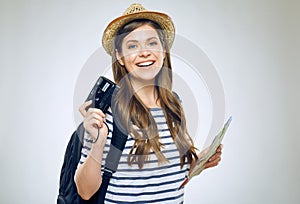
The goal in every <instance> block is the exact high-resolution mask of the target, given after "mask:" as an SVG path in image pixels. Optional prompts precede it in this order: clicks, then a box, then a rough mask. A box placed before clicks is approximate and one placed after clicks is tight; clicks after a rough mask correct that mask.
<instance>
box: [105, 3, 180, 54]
mask: <svg viewBox="0 0 300 204" xmlns="http://www.w3.org/2000/svg"><path fill="white" fill-rule="evenodd" d="M135 19H149V20H151V21H154V22H156V23H158V25H160V27H161V28H162V29H163V30H164V31H165V35H166V40H167V44H168V46H169V48H171V46H172V44H173V41H174V37H175V27H174V24H173V22H172V19H171V18H170V17H169V16H168V15H167V14H164V13H160V12H155V11H148V10H146V9H145V8H144V7H143V6H142V5H141V4H132V5H130V7H129V8H127V9H126V11H125V12H124V13H123V15H122V16H120V17H118V18H116V19H114V20H113V21H112V22H110V23H109V24H108V26H107V27H106V29H105V30H104V33H103V37H102V46H103V47H104V49H105V51H106V52H107V53H108V54H109V55H112V53H113V47H114V46H113V43H114V41H113V39H114V37H115V36H116V34H117V32H118V30H119V29H120V28H121V27H122V26H124V25H125V24H126V23H128V22H130V21H132V20H135Z"/></svg>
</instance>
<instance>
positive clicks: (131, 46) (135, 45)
mask: <svg viewBox="0 0 300 204" xmlns="http://www.w3.org/2000/svg"><path fill="white" fill-rule="evenodd" d="M137 47H138V46H137V44H129V45H128V47H127V48H128V49H136V48H137Z"/></svg>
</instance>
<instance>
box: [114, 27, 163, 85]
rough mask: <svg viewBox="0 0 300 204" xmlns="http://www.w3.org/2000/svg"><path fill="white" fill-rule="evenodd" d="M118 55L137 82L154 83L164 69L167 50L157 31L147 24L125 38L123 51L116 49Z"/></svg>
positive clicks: (121, 62) (120, 61)
mask: <svg viewBox="0 0 300 204" xmlns="http://www.w3.org/2000/svg"><path fill="white" fill-rule="evenodd" d="M116 57H117V59H118V62H119V63H120V64H121V65H122V66H125V67H126V70H127V71H128V72H129V73H130V76H131V79H132V80H134V82H135V83H143V84H149V83H152V84H153V83H154V79H155V77H156V75H157V74H158V73H159V71H160V70H161V69H162V66H163V61H164V57H165V50H164V48H163V46H162V43H161V41H160V38H159V36H158V33H157V31H156V30H155V29H154V28H153V27H151V26H150V25H147V24H145V25H142V26H140V27H138V28H136V29H135V30H133V31H132V32H130V33H129V34H128V35H127V36H126V37H125V38H124V39H123V41H122V44H121V51H119V50H116Z"/></svg>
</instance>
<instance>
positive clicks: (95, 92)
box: [86, 76, 119, 113]
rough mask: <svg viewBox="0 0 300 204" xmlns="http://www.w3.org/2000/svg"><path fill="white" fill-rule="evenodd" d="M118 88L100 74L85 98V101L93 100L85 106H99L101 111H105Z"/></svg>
mask: <svg viewBox="0 0 300 204" xmlns="http://www.w3.org/2000/svg"><path fill="white" fill-rule="evenodd" d="M118 89H119V87H118V86H117V85H116V84H115V83H114V82H112V81H111V80H109V79H107V78H106V77H103V76H100V77H99V79H98V80H97V82H96V84H95V85H94V87H93V89H92V90H91V92H90V94H89V95H88V97H87V99H86V101H89V100H92V101H93V102H92V104H91V105H90V106H89V107H87V108H90V107H93V108H99V109H101V110H102V112H103V113H106V112H107V109H108V108H109V106H110V105H111V101H112V98H113V95H114V94H115V93H116V91H117V90H118Z"/></svg>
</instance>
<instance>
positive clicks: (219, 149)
mask: <svg viewBox="0 0 300 204" xmlns="http://www.w3.org/2000/svg"><path fill="white" fill-rule="evenodd" d="M222 149H223V144H220V145H219V146H218V148H217V152H222Z"/></svg>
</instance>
